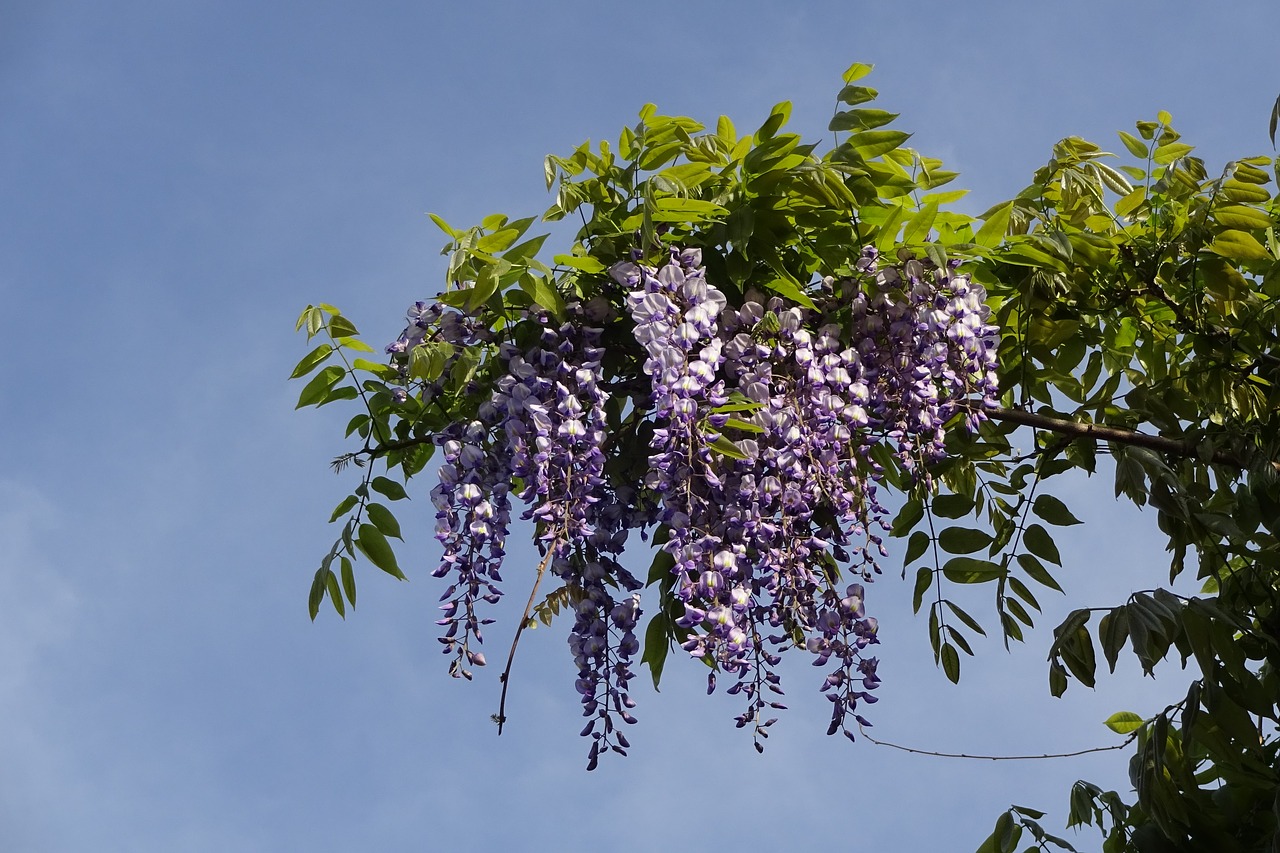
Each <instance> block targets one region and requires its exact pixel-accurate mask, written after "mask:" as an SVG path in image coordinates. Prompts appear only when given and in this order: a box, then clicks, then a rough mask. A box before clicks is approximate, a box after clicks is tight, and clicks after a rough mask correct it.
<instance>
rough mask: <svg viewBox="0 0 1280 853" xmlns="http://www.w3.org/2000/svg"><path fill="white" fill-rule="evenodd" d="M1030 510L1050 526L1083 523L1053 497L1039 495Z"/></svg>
mask: <svg viewBox="0 0 1280 853" xmlns="http://www.w3.org/2000/svg"><path fill="white" fill-rule="evenodd" d="M1031 509H1032V511H1033V512H1034V513H1035V514H1036V515H1038V516H1040V517H1041V518H1043V519H1044V520H1045V521H1047V522H1049V523H1050V524H1056V525H1058V526H1059V527H1067V526H1070V525H1072V524H1083V523H1084V522H1082V521H1081V520H1080V519H1078V518H1076V517H1075V516H1074V515H1072V514H1071V510H1069V509H1067V505H1066V504H1064V503H1063V502H1062V501H1060V500H1058V499H1057V498H1055V497H1054V496H1053V495H1040V496H1039V497H1038V498H1036V500H1035V503H1034V504H1032V505H1031ZM1028 547H1030V546H1028Z"/></svg>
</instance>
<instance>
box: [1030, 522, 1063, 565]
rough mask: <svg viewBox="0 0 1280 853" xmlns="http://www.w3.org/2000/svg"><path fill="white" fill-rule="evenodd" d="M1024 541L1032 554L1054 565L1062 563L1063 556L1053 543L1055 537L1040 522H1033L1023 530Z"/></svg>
mask: <svg viewBox="0 0 1280 853" xmlns="http://www.w3.org/2000/svg"><path fill="white" fill-rule="evenodd" d="M1022 541H1023V543H1025V544H1026V546H1027V550H1029V551H1030V552H1031V553H1032V554H1035V555H1036V556H1037V557H1040V558H1042V559H1045V560H1048V561H1049V562H1051V563H1053V564H1054V565H1057V566H1061V565H1062V557H1061V556H1060V555H1059V554H1058V546H1057V545H1055V544H1053V537H1052V536H1050V535H1049V532H1048V531H1047V530H1045V529H1044V528H1043V527H1041V526H1040V525H1039V524H1032V525H1031V526H1029V527H1028V528H1027V529H1026V530H1025V531H1023V534H1022Z"/></svg>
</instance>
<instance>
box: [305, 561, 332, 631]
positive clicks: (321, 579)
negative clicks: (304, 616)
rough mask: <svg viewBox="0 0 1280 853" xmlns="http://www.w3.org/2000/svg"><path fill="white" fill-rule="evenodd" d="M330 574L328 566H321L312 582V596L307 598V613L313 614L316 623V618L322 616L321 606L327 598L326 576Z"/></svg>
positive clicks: (312, 618) (312, 617)
mask: <svg viewBox="0 0 1280 853" xmlns="http://www.w3.org/2000/svg"><path fill="white" fill-rule="evenodd" d="M328 574H329V568H328V566H321V567H320V568H319V569H317V570H316V576H315V579H314V580H312V581H311V594H310V595H308V596H307V612H308V613H309V614H311V621H312V622H314V621H316V616H318V615H319V614H320V604H321V602H323V601H324V596H325V576H327V575H328Z"/></svg>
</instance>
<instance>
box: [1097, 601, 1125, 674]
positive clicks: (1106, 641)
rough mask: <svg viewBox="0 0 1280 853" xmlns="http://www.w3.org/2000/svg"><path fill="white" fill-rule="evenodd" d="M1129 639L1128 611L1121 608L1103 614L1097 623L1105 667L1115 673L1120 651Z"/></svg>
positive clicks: (1123, 607)
mask: <svg viewBox="0 0 1280 853" xmlns="http://www.w3.org/2000/svg"><path fill="white" fill-rule="evenodd" d="M1128 639H1129V609H1128V607H1125V606H1121V607H1117V608H1116V609H1114V610H1112V611H1111V612H1109V613H1105V614H1103V616H1102V619H1101V620H1099V622H1098V642H1100V643H1101V644H1102V654H1103V656H1104V657H1105V658H1106V659H1107V666H1108V668H1110V670H1111V671H1112V672H1115V671H1116V662H1117V661H1118V660H1119V658H1120V650H1121V649H1123V648H1124V644H1125V643H1126V642H1127V641H1128Z"/></svg>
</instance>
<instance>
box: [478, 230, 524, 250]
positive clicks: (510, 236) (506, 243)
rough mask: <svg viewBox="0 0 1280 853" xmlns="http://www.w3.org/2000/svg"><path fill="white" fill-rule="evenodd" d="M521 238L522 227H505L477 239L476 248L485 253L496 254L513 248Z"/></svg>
mask: <svg viewBox="0 0 1280 853" xmlns="http://www.w3.org/2000/svg"><path fill="white" fill-rule="evenodd" d="M519 239H520V229H518V228H503V229H501V230H499V231H495V232H493V233H492V234H489V235H486V236H484V237H481V238H480V239H479V240H478V241H476V248H477V249H479V250H480V251H481V252H484V253H485V254H489V255H492V254H496V253H498V252H502V251H505V250H506V249H509V248H511V245H512V244H513V243H515V241H516V240H519Z"/></svg>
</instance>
